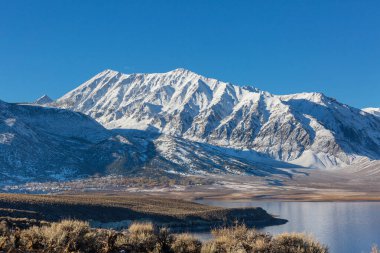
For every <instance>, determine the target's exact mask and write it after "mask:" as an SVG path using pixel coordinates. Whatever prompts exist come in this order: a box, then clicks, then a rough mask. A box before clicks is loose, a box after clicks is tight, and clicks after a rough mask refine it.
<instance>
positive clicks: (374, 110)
mask: <svg viewBox="0 0 380 253" xmlns="http://www.w3.org/2000/svg"><path fill="white" fill-rule="evenodd" d="M362 110H363V111H365V112H367V113H370V114H373V115H375V116H377V117H380V108H375V107H368V108H364V109H362Z"/></svg>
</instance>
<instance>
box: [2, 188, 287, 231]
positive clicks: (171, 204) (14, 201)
mask: <svg viewBox="0 0 380 253" xmlns="http://www.w3.org/2000/svg"><path fill="white" fill-rule="evenodd" d="M0 207H1V208H0V217H3V219H8V220H10V219H11V218H12V220H11V222H16V223H17V225H18V226H25V225H23V223H28V221H27V220H30V222H35V221H36V222H37V221H39V222H41V221H45V222H55V221H60V220H62V219H77V220H88V221H91V224H92V225H94V226H98V227H108V228H109V227H111V228H120V229H122V228H123V227H127V226H128V225H130V223H131V222H132V221H150V222H153V223H154V224H157V225H158V226H165V227H169V228H170V229H172V230H177V231H179V230H184V229H186V230H193V229H198V230H199V229H204V230H209V229H210V228H213V227H216V226H228V225H232V224H233V223H234V222H235V221H239V222H245V223H246V224H247V225H248V226H256V227H259V226H266V225H275V224H282V223H284V222H286V221H285V220H282V219H277V218H275V217H273V216H271V215H270V214H268V213H267V212H266V211H265V210H263V209H262V208H235V209H225V208H220V207H212V206H207V205H201V204H197V203H193V202H188V201H182V200H175V199H166V198H158V197H147V196H145V197H144V196H120V195H118V196H109V195H101V194H90V195H23V194H0ZM23 219H27V220H26V221H25V220H23Z"/></svg>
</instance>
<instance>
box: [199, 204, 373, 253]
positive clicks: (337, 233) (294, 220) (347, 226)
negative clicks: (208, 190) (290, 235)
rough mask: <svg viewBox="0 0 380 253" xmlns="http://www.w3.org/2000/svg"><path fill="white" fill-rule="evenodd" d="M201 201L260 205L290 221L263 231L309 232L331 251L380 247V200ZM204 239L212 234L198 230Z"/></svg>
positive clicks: (353, 251)
mask: <svg viewBox="0 0 380 253" xmlns="http://www.w3.org/2000/svg"><path fill="white" fill-rule="evenodd" d="M197 202H198V203H202V204H207V205H212V206H221V207H255V206H260V207H262V208H264V209H265V210H267V212H268V213H271V214H273V215H276V216H279V217H280V218H284V219H287V220H289V222H288V223H286V224H284V225H279V226H270V227H266V228H264V229H261V231H264V232H269V233H271V234H279V233H283V232H305V233H308V234H311V235H313V236H314V238H316V239H317V240H319V241H320V242H322V243H324V244H326V245H327V246H328V247H329V249H330V252H331V253H343V252H344V253H361V252H366V253H369V252H370V249H371V246H372V245H373V244H377V245H379V246H380V203H379V202H261V201H260V202H257V201H256V202H253V201H244V202H236V201H210V200H199V201H197ZM196 236H199V237H200V238H202V239H208V238H211V235H210V233H197V234H196Z"/></svg>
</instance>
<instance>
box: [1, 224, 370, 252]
mask: <svg viewBox="0 0 380 253" xmlns="http://www.w3.org/2000/svg"><path fill="white" fill-rule="evenodd" d="M0 225H1V226H0V229H1V230H0V233H1V234H0V252H35V253H37V252H41V253H42V252H50V253H67V252H76V253H80V252H83V253H90V252H91V253H97V252H99V253H113V252H115V253H116V252H129V253H327V252H328V250H327V248H326V247H325V246H323V245H321V244H320V243H318V242H316V241H315V240H314V239H312V238H310V237H309V236H305V235H303V234H282V235H278V236H275V237H272V236H271V235H269V234H265V233H260V232H258V231H256V230H254V229H249V228H247V227H246V226H245V225H235V226H234V227H231V228H222V229H215V230H213V231H212V234H213V237H214V238H213V239H212V240H210V241H208V242H206V243H204V244H203V245H202V243H201V242H200V241H199V240H197V239H196V238H194V237H193V236H191V235H189V234H178V235H175V234H171V233H170V232H169V230H168V229H165V228H161V229H158V228H157V227H155V226H154V225H153V224H152V223H133V224H132V225H131V226H130V227H129V229H128V230H126V231H123V232H116V231H113V230H105V229H94V228H91V227H90V226H89V224H88V223H87V222H83V221H77V220H63V221H61V222H54V223H51V224H50V225H42V226H32V227H30V228H28V229H23V230H19V229H14V228H10V227H9V226H8V225H7V224H5V223H0ZM373 253H377V251H373Z"/></svg>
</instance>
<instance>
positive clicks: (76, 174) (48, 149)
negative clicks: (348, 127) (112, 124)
mask: <svg viewBox="0 0 380 253" xmlns="http://www.w3.org/2000/svg"><path fill="white" fill-rule="evenodd" d="M248 154H249V155H247V152H235V151H231V150H225V149H221V148H218V147H214V146H212V145H206V144H202V143H196V142H192V141H188V140H185V139H182V138H177V137H172V136H169V135H164V134H162V135H159V134H156V133H151V132H145V131H131V130H128V131H126V130H118V131H111V130H108V129H105V128H104V127H103V126H101V125H100V124H99V123H97V122H96V121H95V120H93V119H91V118H90V117H88V116H86V115H84V114H82V113H78V112H72V111H69V110H64V109H56V108H48V107H41V106H37V105H30V104H24V105H23V104H9V103H5V102H2V101H0V179H1V180H0V181H1V183H0V185H15V184H20V183H25V182H43V181H50V180H52V181H56V180H71V179H76V178H81V177H87V176H91V175H115V174H116V175H133V176H145V177H157V175H169V174H170V175H174V176H179V175H183V176H186V175H207V174H209V173H217V174H250V175H256V176H271V175H275V174H278V175H283V176H290V175H291V173H289V172H288V171H287V169H290V168H296V166H291V165H288V164H286V163H278V162H276V161H271V160H265V159H263V158H260V157H257V158H258V159H257V161H253V160H252V159H250V158H249V156H251V155H255V154H253V153H248ZM279 165H280V167H283V168H285V169H278V168H276V167H279Z"/></svg>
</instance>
